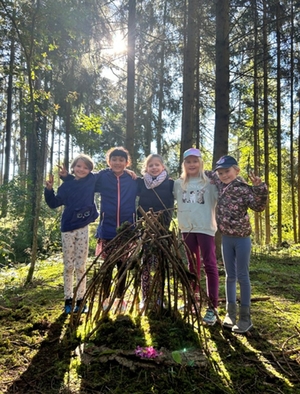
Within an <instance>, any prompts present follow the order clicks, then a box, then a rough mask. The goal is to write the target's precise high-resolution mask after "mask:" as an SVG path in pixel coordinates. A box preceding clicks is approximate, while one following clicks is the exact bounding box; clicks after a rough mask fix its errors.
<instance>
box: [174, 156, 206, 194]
mask: <svg viewBox="0 0 300 394" xmlns="http://www.w3.org/2000/svg"><path fill="white" fill-rule="evenodd" d="M197 159H198V160H199V163H200V167H199V172H198V174H197V178H199V182H201V181H204V182H205V183H208V182H209V179H208V177H207V176H206V175H205V172H204V163H203V160H202V159H201V157H197ZM180 179H182V184H181V186H182V188H183V189H185V188H186V186H187V183H188V181H189V175H188V174H187V172H186V168H185V161H184V160H183V162H182V164H181V175H180Z"/></svg>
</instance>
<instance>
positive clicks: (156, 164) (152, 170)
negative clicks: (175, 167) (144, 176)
mask: <svg viewBox="0 0 300 394" xmlns="http://www.w3.org/2000/svg"><path fill="white" fill-rule="evenodd" d="M164 169H165V167H164V165H163V164H162V163H161V161H160V160H159V159H155V158H154V159H151V160H150V161H149V163H148V165H147V168H146V171H147V172H148V174H149V175H151V176H152V177H156V176H158V175H159V174H160V173H161V172H162V171H163V170H164Z"/></svg>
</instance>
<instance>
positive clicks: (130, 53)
mask: <svg viewBox="0 0 300 394" xmlns="http://www.w3.org/2000/svg"><path fill="white" fill-rule="evenodd" d="M135 18H136V0H129V12H128V47H127V111H126V116H127V118H126V119H127V122H126V142H125V146H126V149H128V151H129V153H130V155H131V157H132V162H133V167H134V168H135V163H136V158H135V156H134V81H135V27H136V20H135Z"/></svg>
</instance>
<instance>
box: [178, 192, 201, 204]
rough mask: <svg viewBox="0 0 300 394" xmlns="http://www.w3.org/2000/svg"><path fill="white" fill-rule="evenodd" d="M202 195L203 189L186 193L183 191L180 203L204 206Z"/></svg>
mask: <svg viewBox="0 0 300 394" xmlns="http://www.w3.org/2000/svg"><path fill="white" fill-rule="evenodd" d="M204 193H205V189H204V188H203V189H200V190H198V189H197V190H191V191H187V190H184V192H183V193H182V202H184V203H192V204H195V203H198V204H204V203H205V201H204Z"/></svg>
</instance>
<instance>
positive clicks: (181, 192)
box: [174, 148, 219, 325]
mask: <svg viewBox="0 0 300 394" xmlns="http://www.w3.org/2000/svg"><path fill="white" fill-rule="evenodd" d="M174 197H175V198H176V200H177V206H178V226H179V229H180V231H181V233H182V237H183V239H184V241H185V244H186V246H187V248H188V249H189V250H187V259H188V263H189V270H190V272H192V273H193V274H196V276H197V278H200V268H201V258H200V254H201V256H202V260H203V265H204V270H205V274H206V288H207V295H208V297H209V299H210V303H211V305H209V307H208V308H207V310H206V314H205V316H204V318H203V322H204V323H206V324H208V325H214V324H215V322H216V320H217V317H216V311H217V307H218V294H219V293H218V292H219V274H218V268H217V260H216V254H215V238H214V236H215V232H216V230H217V224H216V219H215V207H216V203H217V198H218V191H217V188H216V186H215V185H213V184H212V183H211V182H210V180H209V179H208V177H207V176H206V175H205V173H204V169H203V160H202V158H201V152H200V151H199V149H195V148H190V149H188V150H186V151H185V152H184V154H183V163H182V174H181V176H180V178H179V179H177V180H176V181H175V183H174ZM191 254H192V256H191ZM193 257H194V258H193ZM194 261H196V266H195V264H194ZM198 283H199V280H197V281H193V282H192V287H193V290H194V291H195V293H196V294H197V293H199V290H200V289H199V285H198Z"/></svg>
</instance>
